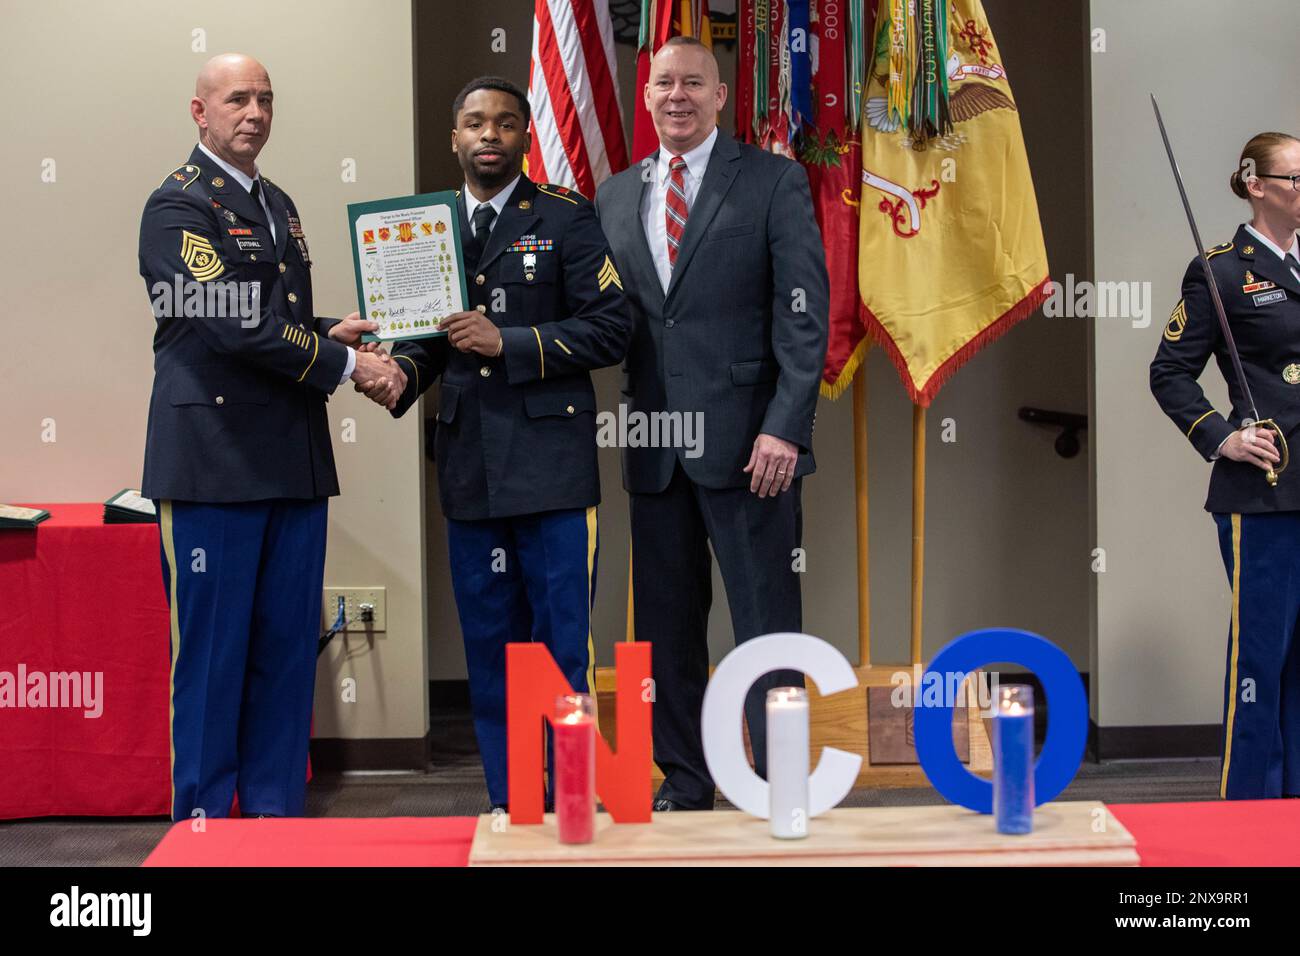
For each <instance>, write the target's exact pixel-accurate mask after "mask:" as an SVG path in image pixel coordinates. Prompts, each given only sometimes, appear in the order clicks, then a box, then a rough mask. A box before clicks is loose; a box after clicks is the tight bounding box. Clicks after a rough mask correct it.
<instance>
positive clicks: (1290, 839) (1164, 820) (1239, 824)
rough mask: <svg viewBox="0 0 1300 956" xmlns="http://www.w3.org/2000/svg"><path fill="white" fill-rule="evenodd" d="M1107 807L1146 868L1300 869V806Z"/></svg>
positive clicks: (1244, 802)
mask: <svg viewBox="0 0 1300 956" xmlns="http://www.w3.org/2000/svg"><path fill="white" fill-rule="evenodd" d="M1106 806H1107V807H1109V808H1110V812H1111V813H1113V814H1115V816H1116V817H1117V818H1118V819H1119V822H1120V823H1122V824H1124V826H1125V828H1126V829H1127V830H1128V832H1129V833H1131V834H1133V838H1134V839H1135V840H1136V841H1137V849H1138V856H1140V857H1141V858H1142V865H1143V866H1300V800H1211V801H1206V802H1204V803H1108V804H1106Z"/></svg>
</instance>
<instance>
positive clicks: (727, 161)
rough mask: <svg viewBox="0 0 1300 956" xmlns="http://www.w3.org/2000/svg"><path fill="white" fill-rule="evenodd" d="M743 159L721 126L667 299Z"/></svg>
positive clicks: (688, 225)
mask: <svg viewBox="0 0 1300 956" xmlns="http://www.w3.org/2000/svg"><path fill="white" fill-rule="evenodd" d="M739 161H740V147H739V146H738V145H736V141H735V140H734V139H732V138H731V137H730V136H728V135H727V134H726V133H724V132H722V130H721V129H719V130H718V139H717V142H715V143H714V144H713V152H712V154H710V156H709V167H708V169H706V170H705V171H704V181H703V182H702V183H700V191H699V193H698V194H697V195H696V197H695V203H694V205H692V206H691V214H690V216H689V217H688V218H687V220H686V230H685V231H684V232H683V233H682V244H681V247H680V248H679V249H678V250H677V262H676V264H675V265H674V266H673V275H672V279H671V280H670V281H669V283H668V294H667V296H665V301H667V300H668V299H671V298H672V297H673V293H674V292H676V291H677V286H678V285H680V284H681V278H682V275H683V274H685V272H686V270H687V269H688V268H690V264H691V259H692V258H693V257H694V255H695V250H696V249H698V248H699V246H700V243H701V241H703V237H704V233H705V230H707V229H708V228H709V223H711V222H712V221H713V217H714V216H716V215H717V214H718V209H719V208H721V206H722V200H723V199H725V198H726V195H727V191H728V190H729V189H731V184H732V183H733V182H734V181H735V179H736V170H737V169H738V167H739Z"/></svg>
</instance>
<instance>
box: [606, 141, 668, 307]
mask: <svg viewBox="0 0 1300 956" xmlns="http://www.w3.org/2000/svg"><path fill="white" fill-rule="evenodd" d="M642 162H643V163H649V164H650V168H652V169H653V168H654V167H656V166H658V164H659V151H658V150H655V151H654V152H653V153H651V154H650V156H648V157H647V158H646V159H644V160H642ZM634 168H636V169H638V170H643V169H645V168H646V167H644V166H641V165H640V164H638V165H637V166H636V167H634ZM633 183H639V184H640V188H636V187H635V186H633V185H632V184H633ZM654 185H655V180H654V177H651V178H650V179H648V180H647V179H646V178H645V177H644V175H643V174H639V175H637V176H636V177H634V178H630V181H629V183H628V186H627V193H628V199H627V202H628V205H629V206H631V209H630V211H629V214H628V217H627V219H625V220H624V223H625V224H626V226H627V228H629V229H631V230H632V254H633V256H634V257H635V258H636V260H637V261H636V263H635V264H633V263H628V265H627V268H629V269H631V268H639V269H640V271H641V272H642V274H643V281H642V282H641V284H640V288H642V289H654V290H655V291H656V292H658V293H659V299H660V301H662V300H663V296H664V288H663V286H661V285H660V284H659V271H658V270H657V269H656V268H655V259H654V254H653V253H651V251H650V240H649V238H648V237H647V236H646V234H645V221H644V220H643V219H642V218H641V210H642V209H644V208H645V203H646V194H647V193H648V192H650V190H652V189H654ZM612 225H614V224H613V223H610V224H608V225H606V226H605V228H606V229H609V228H610V226H612Z"/></svg>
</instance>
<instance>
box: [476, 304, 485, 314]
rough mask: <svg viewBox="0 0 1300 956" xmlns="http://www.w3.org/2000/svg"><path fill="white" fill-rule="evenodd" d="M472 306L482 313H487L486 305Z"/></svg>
mask: <svg viewBox="0 0 1300 956" xmlns="http://www.w3.org/2000/svg"><path fill="white" fill-rule="evenodd" d="M474 308H476V309H478V310H479V311H480V312H482V313H484V314H486V313H487V306H486V305H476V306H474Z"/></svg>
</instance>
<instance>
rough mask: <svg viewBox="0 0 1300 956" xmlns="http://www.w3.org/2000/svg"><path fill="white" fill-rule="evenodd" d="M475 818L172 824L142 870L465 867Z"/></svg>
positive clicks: (343, 819)
mask: <svg viewBox="0 0 1300 956" xmlns="http://www.w3.org/2000/svg"><path fill="white" fill-rule="evenodd" d="M477 824H478V820H477V819H476V818H475V817H374V818H366V819H345V818H342V817H338V818H322V819H314V820H207V821H206V822H205V824H204V826H205V829H204V831H203V832H197V833H196V832H195V830H194V824H193V823H192V821H181V822H180V823H177V824H175V825H174V826H173V827H172V828H171V829H170V830H168V831H167V835H166V836H165V837H163V838H162V841H161V842H160V843H159V844H158V846H157V847H155V848H154V851H153V852H152V853H150V854H149V858H148V859H146V860H145V861H144V865H145V866H465V865H466V864H468V863H469V848H470V844H471V843H472V842H473V841H474V827H475V826H476V825H477Z"/></svg>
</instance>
